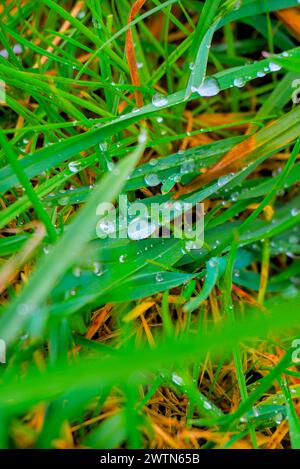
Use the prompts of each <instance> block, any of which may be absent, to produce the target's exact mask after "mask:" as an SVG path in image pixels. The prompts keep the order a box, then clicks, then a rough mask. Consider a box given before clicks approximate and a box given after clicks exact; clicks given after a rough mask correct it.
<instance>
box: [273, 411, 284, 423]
mask: <svg viewBox="0 0 300 469" xmlns="http://www.w3.org/2000/svg"><path fill="white" fill-rule="evenodd" d="M282 420H283V415H282V413H281V412H278V414H276V415H275V417H274V421H275V423H276V424H277V425H280V424H281V422H282Z"/></svg>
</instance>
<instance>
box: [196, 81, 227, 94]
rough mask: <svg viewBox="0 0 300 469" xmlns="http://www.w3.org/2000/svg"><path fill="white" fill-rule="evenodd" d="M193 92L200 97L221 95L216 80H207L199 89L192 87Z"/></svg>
mask: <svg viewBox="0 0 300 469" xmlns="http://www.w3.org/2000/svg"><path fill="white" fill-rule="evenodd" d="M192 91H193V92H196V93H198V94H199V95H200V96H204V97H209V96H216V95H217V94H219V92H220V87H219V84H218V82H217V80H216V79H215V78H206V79H205V80H204V83H203V85H202V86H200V87H199V88H196V87H192Z"/></svg>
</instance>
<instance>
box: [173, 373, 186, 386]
mask: <svg viewBox="0 0 300 469" xmlns="http://www.w3.org/2000/svg"><path fill="white" fill-rule="evenodd" d="M172 381H173V383H175V384H177V385H178V386H182V385H183V384H184V381H183V379H182V378H181V376H179V375H178V374H177V373H172Z"/></svg>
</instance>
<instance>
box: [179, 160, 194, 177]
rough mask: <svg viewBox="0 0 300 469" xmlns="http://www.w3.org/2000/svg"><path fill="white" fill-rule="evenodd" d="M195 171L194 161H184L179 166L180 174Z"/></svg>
mask: <svg viewBox="0 0 300 469" xmlns="http://www.w3.org/2000/svg"><path fill="white" fill-rule="evenodd" d="M194 169H195V162H194V160H186V161H184V162H183V163H182V165H181V166H180V172H181V174H188V173H192V172H193V171H194Z"/></svg>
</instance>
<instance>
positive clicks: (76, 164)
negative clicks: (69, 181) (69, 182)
mask: <svg viewBox="0 0 300 469" xmlns="http://www.w3.org/2000/svg"><path fill="white" fill-rule="evenodd" d="M80 166H81V163H80V161H71V162H70V163H69V164H68V168H69V170H70V171H71V173H77V172H78V171H79V170H80Z"/></svg>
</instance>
